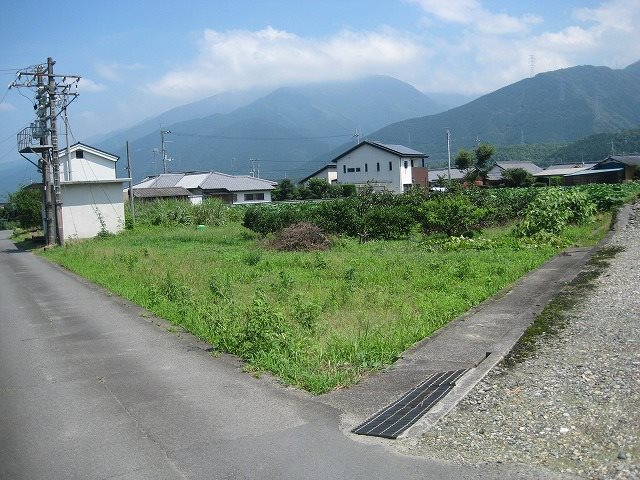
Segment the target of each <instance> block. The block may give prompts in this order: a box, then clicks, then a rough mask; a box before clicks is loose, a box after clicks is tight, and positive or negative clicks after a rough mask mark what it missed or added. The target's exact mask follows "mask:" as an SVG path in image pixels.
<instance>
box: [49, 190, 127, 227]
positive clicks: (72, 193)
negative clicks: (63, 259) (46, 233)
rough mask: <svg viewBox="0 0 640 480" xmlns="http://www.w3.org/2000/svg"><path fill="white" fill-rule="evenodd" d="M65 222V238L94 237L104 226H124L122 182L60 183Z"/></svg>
mask: <svg viewBox="0 0 640 480" xmlns="http://www.w3.org/2000/svg"><path fill="white" fill-rule="evenodd" d="M61 194H62V202H63V205H62V222H63V229H64V237H65V238H66V239H74V238H91V237H95V236H96V235H97V234H98V233H99V232H100V231H101V230H102V228H103V226H104V228H105V229H106V230H108V231H109V232H111V233H118V232H120V231H121V230H122V229H123V228H124V204H123V202H122V182H119V181H118V182H100V183H81V182H73V183H64V182H62V184H61Z"/></svg>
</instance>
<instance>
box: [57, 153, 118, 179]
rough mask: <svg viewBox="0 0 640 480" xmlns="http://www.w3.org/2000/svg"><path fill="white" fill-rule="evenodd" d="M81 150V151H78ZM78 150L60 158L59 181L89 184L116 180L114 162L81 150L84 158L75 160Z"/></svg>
mask: <svg viewBox="0 0 640 480" xmlns="http://www.w3.org/2000/svg"><path fill="white" fill-rule="evenodd" d="M80 150H82V149H80ZM77 153H78V150H72V151H71V158H70V159H69V157H68V156H67V155H64V156H62V157H60V179H61V180H62V181H65V182H69V181H76V182H87V181H89V182H91V181H95V180H114V179H115V178H116V162H115V161H113V160H111V159H109V158H104V157H103V156H98V155H96V154H94V153H91V152H89V151H87V150H82V155H83V157H84V158H77V157H76V155H77Z"/></svg>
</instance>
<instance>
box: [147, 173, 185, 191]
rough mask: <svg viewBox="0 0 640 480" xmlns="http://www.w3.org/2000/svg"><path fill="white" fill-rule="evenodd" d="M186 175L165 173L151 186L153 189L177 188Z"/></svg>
mask: <svg viewBox="0 0 640 480" xmlns="http://www.w3.org/2000/svg"><path fill="white" fill-rule="evenodd" d="M182 177H184V173H163V174H161V175H158V178H156V181H155V182H153V183H152V184H151V188H166V187H175V186H176V184H177V183H178V182H179V181H180V179H181V178H182Z"/></svg>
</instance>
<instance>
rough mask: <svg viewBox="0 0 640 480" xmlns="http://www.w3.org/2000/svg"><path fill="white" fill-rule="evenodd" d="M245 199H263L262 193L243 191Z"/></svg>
mask: <svg viewBox="0 0 640 480" xmlns="http://www.w3.org/2000/svg"><path fill="white" fill-rule="evenodd" d="M244 199H245V201H251V200H264V193H262V192H260V193H245V194H244Z"/></svg>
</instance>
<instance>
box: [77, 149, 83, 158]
mask: <svg viewBox="0 0 640 480" xmlns="http://www.w3.org/2000/svg"><path fill="white" fill-rule="evenodd" d="M76 158H84V150H76Z"/></svg>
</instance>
